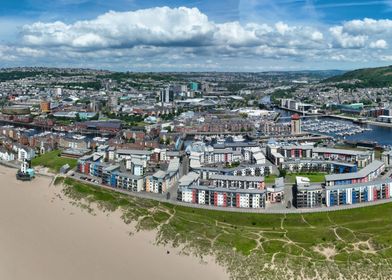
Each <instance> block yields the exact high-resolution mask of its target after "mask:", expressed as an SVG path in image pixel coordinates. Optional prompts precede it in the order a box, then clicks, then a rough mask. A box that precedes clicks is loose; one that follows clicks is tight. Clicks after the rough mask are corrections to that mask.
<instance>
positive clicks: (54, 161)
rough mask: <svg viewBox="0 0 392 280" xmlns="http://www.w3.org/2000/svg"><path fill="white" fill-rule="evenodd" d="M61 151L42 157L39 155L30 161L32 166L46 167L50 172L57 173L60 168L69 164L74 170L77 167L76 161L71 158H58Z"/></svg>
mask: <svg viewBox="0 0 392 280" xmlns="http://www.w3.org/2000/svg"><path fill="white" fill-rule="evenodd" d="M60 154H61V151H59V150H55V151H51V152H48V153H45V154H43V155H40V156H38V157H36V158H34V159H33V160H32V165H33V166H44V167H48V168H49V169H50V170H52V171H55V172H59V171H60V168H61V167H62V166H63V165H65V164H67V163H68V164H69V166H71V168H75V167H76V165H77V160H76V159H73V158H65V157H61V156H60Z"/></svg>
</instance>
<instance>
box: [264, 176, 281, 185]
mask: <svg viewBox="0 0 392 280" xmlns="http://www.w3.org/2000/svg"><path fill="white" fill-rule="evenodd" d="M276 178H278V176H276V175H268V176H265V177H264V181H265V183H266V184H273V183H275V179H276Z"/></svg>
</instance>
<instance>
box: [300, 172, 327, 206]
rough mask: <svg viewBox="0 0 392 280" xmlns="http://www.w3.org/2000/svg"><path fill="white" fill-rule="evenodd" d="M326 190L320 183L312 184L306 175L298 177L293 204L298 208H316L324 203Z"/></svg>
mask: <svg viewBox="0 0 392 280" xmlns="http://www.w3.org/2000/svg"><path fill="white" fill-rule="evenodd" d="M323 195H324V190H323V188H322V187H321V186H320V185H311V184H310V181H309V179H308V178H306V177H296V184H295V186H294V199H293V204H294V206H295V207H297V208H314V207H320V206H322V204H323Z"/></svg>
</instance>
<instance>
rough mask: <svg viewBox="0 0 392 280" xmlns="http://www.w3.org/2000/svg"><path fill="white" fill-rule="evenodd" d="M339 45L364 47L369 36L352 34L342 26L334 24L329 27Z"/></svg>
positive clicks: (343, 46)
mask: <svg viewBox="0 0 392 280" xmlns="http://www.w3.org/2000/svg"><path fill="white" fill-rule="evenodd" d="M329 31H330V32H331V35H332V37H333V38H334V40H335V43H336V45H337V46H339V47H342V48H353V49H355V48H362V47H364V46H365V44H366V41H367V39H368V36H366V35H355V36H354V35H350V34H349V33H347V32H345V31H344V28H343V27H342V26H334V27H331V28H330V29H329Z"/></svg>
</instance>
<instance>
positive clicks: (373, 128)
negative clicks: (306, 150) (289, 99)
mask: <svg viewBox="0 0 392 280" xmlns="http://www.w3.org/2000/svg"><path fill="white" fill-rule="evenodd" d="M275 111H279V113H280V115H281V117H288V116H291V115H292V112H290V111H286V110H282V109H277V108H275ZM316 120H319V121H331V122H334V123H336V124H339V125H341V126H343V127H347V126H351V125H352V126H355V128H356V127H359V128H361V129H362V130H363V131H362V132H360V133H355V134H351V135H342V136H339V135H336V134H335V133H334V132H332V131H330V132H325V133H322V132H319V133H320V134H325V135H329V136H334V137H336V138H340V139H344V140H346V141H361V142H363V141H368V142H377V144H378V145H380V146H385V147H390V146H392V128H391V127H385V126H378V125H372V124H354V123H353V122H352V121H349V120H337V119H336V118H331V117H317V118H311V119H310V118H309V119H304V120H303V121H302V123H305V124H306V122H308V121H311V122H314V121H316ZM281 122H285V121H284V119H283V118H282V120H281ZM304 130H306V129H305V128H304ZM358 131H359V130H358ZM337 132H338V131H337ZM341 132H343V131H339V133H341Z"/></svg>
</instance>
